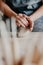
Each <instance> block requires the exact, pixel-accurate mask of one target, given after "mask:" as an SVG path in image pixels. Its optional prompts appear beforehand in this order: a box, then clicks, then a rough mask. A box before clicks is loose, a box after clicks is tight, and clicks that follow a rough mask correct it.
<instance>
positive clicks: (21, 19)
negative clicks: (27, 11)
mask: <svg viewBox="0 0 43 65" xmlns="http://www.w3.org/2000/svg"><path fill="white" fill-rule="evenodd" d="M20 21H21V22H22V24H24V25H25V26H27V25H28V21H27V20H26V19H25V18H24V17H23V18H20Z"/></svg>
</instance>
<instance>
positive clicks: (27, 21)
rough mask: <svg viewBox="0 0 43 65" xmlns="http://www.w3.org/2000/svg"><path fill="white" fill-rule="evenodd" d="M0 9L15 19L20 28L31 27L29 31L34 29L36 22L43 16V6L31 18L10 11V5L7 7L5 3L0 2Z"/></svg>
mask: <svg viewBox="0 0 43 65" xmlns="http://www.w3.org/2000/svg"><path fill="white" fill-rule="evenodd" d="M0 8H1V10H2V12H3V13H4V14H5V15H7V16H8V17H15V18H16V23H17V25H18V26H19V27H20V26H22V27H24V28H27V27H28V26H29V29H30V30H32V29H33V23H34V21H35V20H37V19H38V18H40V17H41V16H43V5H42V6H41V7H40V8H39V9H38V10H37V11H36V12H35V13H34V14H32V15H31V16H27V15H24V14H16V13H15V12H14V11H12V10H11V9H10V7H9V6H8V5H6V4H5V3H4V2H3V1H0Z"/></svg>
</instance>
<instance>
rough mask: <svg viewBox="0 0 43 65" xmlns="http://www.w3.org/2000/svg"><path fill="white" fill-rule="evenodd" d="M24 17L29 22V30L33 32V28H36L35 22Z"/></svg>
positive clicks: (28, 17)
mask: <svg viewBox="0 0 43 65" xmlns="http://www.w3.org/2000/svg"><path fill="white" fill-rule="evenodd" d="M23 16H24V17H25V18H26V20H27V21H28V28H29V29H30V30H31V31H32V30H33V26H34V22H33V21H32V20H31V18H30V16H27V15H25V14H23Z"/></svg>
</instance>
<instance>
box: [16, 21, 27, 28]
mask: <svg viewBox="0 0 43 65" xmlns="http://www.w3.org/2000/svg"><path fill="white" fill-rule="evenodd" d="M17 22H19V24H20V25H21V26H22V27H24V28H26V26H25V25H24V24H23V23H22V22H21V21H20V20H17Z"/></svg>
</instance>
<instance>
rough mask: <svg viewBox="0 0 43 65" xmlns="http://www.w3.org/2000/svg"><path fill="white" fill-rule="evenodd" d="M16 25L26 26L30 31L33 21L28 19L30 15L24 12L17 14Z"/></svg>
mask: <svg viewBox="0 0 43 65" xmlns="http://www.w3.org/2000/svg"><path fill="white" fill-rule="evenodd" d="M16 21H17V25H18V26H19V27H20V26H22V27H24V28H28V29H30V30H31V31H32V29H33V26H34V23H33V22H32V21H31V20H30V17H29V16H27V15H25V14H19V15H18V16H17V20H16Z"/></svg>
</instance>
